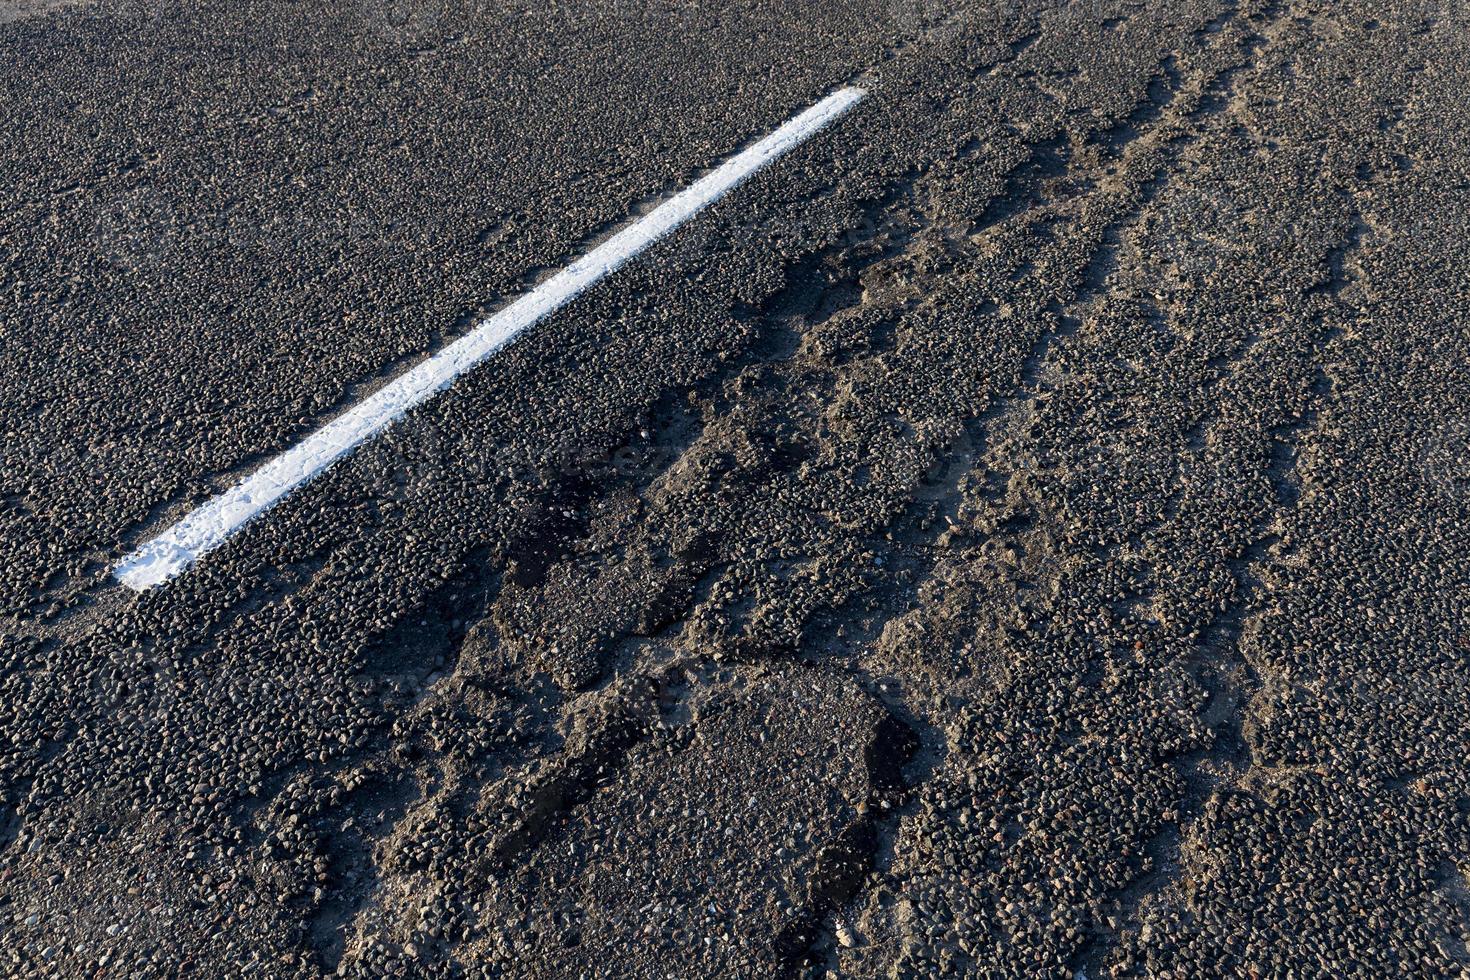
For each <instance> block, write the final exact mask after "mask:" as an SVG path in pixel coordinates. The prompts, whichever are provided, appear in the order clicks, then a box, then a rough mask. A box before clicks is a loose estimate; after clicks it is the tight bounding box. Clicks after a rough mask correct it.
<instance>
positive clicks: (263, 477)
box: [113, 88, 865, 591]
mask: <svg viewBox="0 0 1470 980" xmlns="http://www.w3.org/2000/svg"><path fill="white" fill-rule="evenodd" d="M864 94H865V93H864V92H863V90H862V89H858V88H845V89H842V90H841V91H839V92H834V93H833V94H832V95H829V96H827V98H825V99H823V100H822V101H821V102H818V103H817V104H816V105H814V106H812V107H811V108H810V109H808V110H806V111H805V112H803V113H802V114H801V115H799V116H797V117H795V118H794V119H791V120H789V121H788V122H786V123H785V124H784V125H782V126H781V128H780V129H777V130H776V131H775V132H774V133H771V134H770V135H769V136H767V137H766V138H764V139H762V140H761V141H760V142H758V143H756V144H754V145H753V146H751V147H749V148H747V149H745V150H743V151H741V152H740V153H738V154H736V155H735V156H733V157H731V158H730V159H729V160H726V161H725V162H724V163H722V164H721V165H720V166H719V167H717V168H716V169H715V170H713V171H712V172H710V173H709V174H706V175H705V176H704V177H701V178H700V179H699V180H697V181H695V182H694V183H693V184H691V185H689V186H688V187H687V188H685V189H684V190H682V191H680V192H679V193H677V194H675V195H674V196H673V197H671V198H669V199H668V200H667V201H665V202H664V203H663V204H660V205H659V206H658V207H657V208H655V209H654V210H652V211H650V212H649V213H648V214H646V215H644V216H643V217H642V218H640V219H638V220H637V221H634V222H633V223H631V224H629V225H628V226H627V227H625V228H623V229H622V230H621V231H619V232H617V233H616V234H615V235H613V236H612V237H611V238H609V239H607V241H605V242H603V243H602V244H601V245H598V246H597V247H596V248H594V249H592V250H591V251H590V252H588V253H587V254H586V255H583V256H582V257H581V258H579V259H577V260H576V261H574V262H572V264H571V265H569V266H567V267H566V268H565V269H563V270H561V271H560V272H558V273H557V274H556V275H555V276H552V277H551V278H550V279H548V280H546V281H545V282H543V283H542V284H541V285H539V286H537V287H536V288H535V289H533V290H531V291H530V292H529V293H526V294H525V295H524V296H522V297H520V298H519V299H517V300H516V301H515V302H514V303H512V304H511V305H509V306H507V307H505V308H504V309H503V310H501V311H499V312H498V313H495V314H493V315H492V316H489V317H487V318H486V319H485V320H483V321H481V322H480V324H479V325H478V326H476V327H475V329H474V330H472V331H471V332H470V333H468V334H466V335H465V336H463V337H461V338H460V339H458V340H456V341H455V342H454V343H452V344H450V345H449V346H448V347H446V348H444V349H443V350H442V351H440V352H439V353H438V354H435V355H434V356H432V357H430V358H428V359H427V360H425V361H423V362H421V363H419V364H418V365H417V366H415V367H413V368H410V369H409V370H408V371H405V372H404V373H403V374H401V375H399V376H398V377H397V378H395V379H394V380H393V381H391V382H389V383H388V384H387V385H385V386H384V387H383V388H381V389H379V390H378V391H377V392H375V393H374V394H372V395H371V396H369V397H368V398H365V399H364V400H363V401H361V402H359V403H358V404H357V405H355V406H353V407H352V408H350V409H348V410H347V411H346V412H343V413H342V414H341V415H339V416H337V417H336V418H335V419H333V420H332V421H330V422H328V423H327V424H326V425H324V426H322V427H321V428H320V429H317V430H316V431H315V432H313V433H312V434H311V435H309V436H307V437H306V438H305V439H303V440H302V441H301V442H299V443H297V444H296V445H295V446H293V447H291V448H290V449H288V450H286V451H285V452H284V453H282V454H281V455H279V456H277V457H275V458H274V459H272V460H271V461H270V462H268V463H266V464H265V465H264V466H262V467H261V468H260V469H258V470H256V471H255V472H254V473H252V474H251V475H250V476H249V477H247V478H246V479H245V480H244V481H242V482H241V483H239V484H237V485H236V486H234V487H232V488H231V489H229V490H226V491H225V492H224V493H222V494H220V495H219V496H217V497H214V498H213V499H211V500H209V501H208V502H206V503H204V504H202V505H200V506H199V507H198V508H197V509H195V510H193V511H191V512H190V513H189V514H187V515H186V516H185V517H184V518H183V519H182V520H181V521H179V522H178V523H177V524H175V525H173V526H172V527H170V528H169V529H168V530H167V531H164V532H163V533H162V534H160V535H159V536H158V537H156V538H154V539H152V540H151V541H149V542H148V543H147V544H145V545H143V546H142V547H140V548H139V549H138V550H137V551H134V552H133V553H132V554H130V555H128V556H127V557H125V558H124V559H123V560H122V561H121V562H119V563H118V565H117V567H116V568H115V569H114V570H113V574H114V575H115V576H116V577H117V579H118V581H120V582H122V583H123V584H124V585H126V586H128V587H129V588H132V589H137V590H138V591H142V590H144V589H148V588H152V587H153V586H155V585H161V584H162V583H164V582H167V581H169V580H170V579H172V578H174V577H176V576H177V575H179V574H181V573H182V572H184V571H185V570H186V569H187V568H188V567H189V566H190V565H192V564H193V563H194V562H195V561H196V560H198V559H199V558H200V557H201V556H203V555H205V554H207V553H208V552H210V551H212V550H213V549H214V548H217V547H219V545H221V544H223V543H224V542H225V541H226V540H228V539H229V537H230V536H231V535H233V534H234V533H235V532H236V531H238V530H239V529H240V528H241V527H242V526H244V525H245V523H246V522H248V521H250V520H251V519H253V518H255V517H258V516H260V515H261V514H262V513H264V512H265V511H267V510H269V509H270V508H271V507H272V506H274V505H275V504H276V503H277V502H278V501H280V500H281V499H283V498H284V497H285V496H286V495H287V494H289V493H291V492H292V491H293V490H295V489H296V488H297V487H299V486H301V485H302V484H304V483H306V482H307V481H309V480H311V479H312V478H313V477H315V476H317V475H318V474H320V473H322V472H324V471H325V470H326V469H327V468H328V467H330V466H331V465H332V464H333V463H335V462H336V461H337V460H339V459H341V458H342V457H343V456H346V455H347V454H348V453H350V452H352V450H354V449H356V448H357V447H358V446H360V445H361V444H362V443H363V442H365V441H367V440H368V439H371V438H373V437H374V436H376V435H377V434H378V433H380V432H382V431H383V430H384V429H386V428H388V426H390V425H392V424H393V423H394V422H395V421H397V420H398V419H399V418H400V417H402V415H403V414H404V413H405V412H407V411H408V410H409V409H411V408H413V407H414V406H415V405H419V404H421V403H423V402H425V401H427V400H428V399H430V398H432V397H433V396H434V395H436V394H438V393H439V392H441V391H443V390H444V389H446V388H448V387H449V386H450V385H451V384H452V383H453V382H454V380H455V379H456V378H458V377H459V376H460V375H462V374H464V373H465V372H466V371H468V370H470V369H471V368H473V367H475V366H476V365H477V364H479V363H480V362H481V361H483V360H485V358H487V357H489V356H490V355H491V354H494V353H495V352H496V351H497V350H499V349H500V348H501V347H503V346H505V345H506V344H507V343H509V342H510V341H511V340H512V339H514V338H515V337H516V335H518V334H520V333H521V332H522V331H524V330H525V329H526V328H527V327H530V326H532V325H533V324H535V323H537V322H538V321H540V320H541V319H543V318H544V317H546V316H548V315H549V314H551V313H554V312H555V311H556V310H558V309H560V308H561V307H563V306H565V305H566V304H567V303H569V302H571V301H572V300H573V299H574V298H576V297H577V296H578V295H579V294H581V293H582V292H583V291H585V290H586V289H587V288H588V287H590V286H593V285H595V284H596V283H597V282H599V281H600V280H602V279H603V278H605V277H606V276H608V275H610V274H611V273H613V272H614V271H616V270H617V269H619V268H621V267H622V266H623V264H624V263H626V262H627V261H628V260H629V259H631V258H633V257H634V256H636V255H637V254H638V253H640V252H642V251H643V250H644V249H646V248H648V246H650V245H652V244H653V243H654V242H656V241H658V240H659V239H660V238H662V237H664V236H665V235H667V234H669V233H670V232H671V231H673V230H674V229H676V228H678V227H679V226H680V225H682V224H684V223H685V222H686V221H688V220H689V219H690V218H692V217H694V215H696V214H698V213H699V212H700V211H702V210H703V209H704V208H706V207H708V206H709V205H711V204H713V203H714V202H715V201H718V200H719V199H720V198H721V197H724V196H725V194H727V193H728V192H729V191H730V190H732V189H733V188H735V187H736V186H737V185H739V184H740V183H741V182H742V181H744V180H745V179H746V178H747V177H749V176H751V175H752V174H754V173H755V172H756V171H758V170H760V169H761V168H763V167H765V166H766V165H767V164H769V163H771V162H772V161H774V160H776V159H778V158H780V157H781V156H783V155H784V154H786V153H787V152H789V151H790V150H792V149H794V148H795V147H797V146H799V145H800V144H802V143H804V142H805V141H806V140H808V139H810V138H811V137H812V136H814V135H816V134H817V133H818V132H820V131H821V130H822V129H823V128H824V127H826V126H827V125H828V124H830V123H832V122H834V121H835V120H837V119H838V118H839V117H841V116H842V115H843V114H844V113H846V112H847V111H848V110H849V109H851V108H852V107H853V106H855V105H856V104H857V103H858V102H859V101H861V100H862V98H863V95H864Z"/></svg>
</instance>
